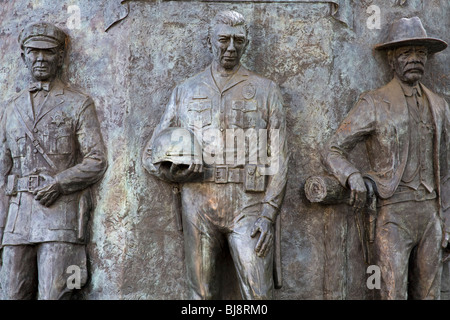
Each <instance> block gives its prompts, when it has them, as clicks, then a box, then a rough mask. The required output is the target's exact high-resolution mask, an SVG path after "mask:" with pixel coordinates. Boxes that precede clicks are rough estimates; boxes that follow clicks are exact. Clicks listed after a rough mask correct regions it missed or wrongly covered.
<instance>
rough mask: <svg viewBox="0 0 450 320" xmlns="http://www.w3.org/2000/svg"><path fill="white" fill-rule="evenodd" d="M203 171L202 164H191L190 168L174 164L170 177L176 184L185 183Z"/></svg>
mask: <svg viewBox="0 0 450 320" xmlns="http://www.w3.org/2000/svg"><path fill="white" fill-rule="evenodd" d="M202 171H203V165H202V164H196V163H191V164H190V165H189V167H187V168H186V166H184V167H183V166H180V165H177V164H175V163H172V165H171V166H170V177H171V178H172V180H173V181H174V182H185V181H189V180H190V179H192V178H194V177H195V175H196V174H198V173H200V172H202Z"/></svg>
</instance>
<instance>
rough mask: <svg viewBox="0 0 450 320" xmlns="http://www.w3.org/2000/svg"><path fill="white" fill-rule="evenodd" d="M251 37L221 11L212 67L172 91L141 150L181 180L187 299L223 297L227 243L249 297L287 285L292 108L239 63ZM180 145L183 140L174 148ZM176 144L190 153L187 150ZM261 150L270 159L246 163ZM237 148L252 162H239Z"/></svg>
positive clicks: (212, 41) (157, 168)
mask: <svg viewBox="0 0 450 320" xmlns="http://www.w3.org/2000/svg"><path fill="white" fill-rule="evenodd" d="M248 41H249V40H248V30H247V25H246V22H245V20H244V18H243V16H242V15H241V14H239V13H237V12H234V11H223V12H219V13H218V14H217V15H216V17H215V18H214V19H213V21H212V23H211V27H210V30H209V37H208V45H209V48H210V50H211V52H212V55H213V61H212V63H211V65H210V66H208V67H207V68H206V69H205V70H204V71H203V72H201V73H199V74H197V75H195V76H193V77H191V78H189V79H187V80H186V81H184V82H183V83H182V84H180V85H178V86H177V87H176V88H175V89H174V90H173V93H172V96H171V99H170V101H169V103H168V105H167V107H166V110H165V113H164V115H163V117H162V119H161V121H160V123H159V125H158V126H157V127H156V129H155V131H154V133H153V135H152V138H151V139H150V140H149V141H148V143H147V145H146V147H145V150H144V153H143V158H142V161H143V165H144V167H145V168H146V170H147V171H148V172H149V173H151V174H153V175H155V176H157V177H159V178H161V179H163V180H165V181H169V182H171V183H174V184H175V185H177V184H179V185H180V189H181V200H180V208H181V212H182V219H179V220H182V227H180V229H183V234H184V247H185V264H186V270H187V285H188V289H189V290H188V292H189V298H190V299H218V298H220V294H221V290H220V288H219V286H218V284H217V283H216V278H217V274H216V269H217V266H216V263H217V257H218V256H219V255H220V253H221V251H222V250H223V248H225V247H227V246H228V247H229V248H230V253H231V257H232V259H233V262H234V265H235V267H236V271H237V275H238V281H239V286H240V291H241V294H242V297H243V298H244V299H271V298H272V296H273V289H274V287H278V286H280V285H281V283H280V270H279V232H280V229H279V226H280V223H279V210H280V206H281V204H282V201H283V197H284V192H285V186H286V179H287V176H286V175H287V161H288V154H287V147H286V124H285V112H284V109H283V101H282V97H281V93H280V91H279V89H278V87H277V86H276V85H275V84H274V83H273V82H272V81H270V80H268V79H265V78H263V77H261V76H259V75H257V74H255V73H253V72H251V71H249V70H247V69H246V68H244V66H242V65H241V63H240V59H241V57H242V55H243V53H244V51H245V49H246V47H247V44H248ZM269 131H270V132H271V133H273V134H269V133H268V132H269ZM261 132H263V133H267V135H266V137H267V136H268V138H267V144H264V143H263V142H264V141H263V140H264V139H261V136H260V137H259V138H260V139H255V137H256V136H257V135H258V133H261ZM241 134H242V136H245V137H244V140H245V142H246V143H244V144H241V145H239V144H238V145H237V146H236V145H235V144H234V141H235V140H234V138H235V137H236V136H239V135H241ZM234 135H236V136H234ZM230 136H231V138H230ZM180 137H184V138H183V139H181V140H180V139H179V138H180ZM244 140H241V141H244ZM164 141H165V142H164ZM180 141H181V142H180ZM186 141H187V143H186ZM180 143H181V144H185V146H184V147H183V148H178V147H176V146H179V144H180ZM230 143H231V144H230ZM175 147H176V148H175ZM174 149H177V150H181V149H183V150H187V152H184V153H183V154H182V155H180V154H179V153H178V151H177V152H174ZM261 154H266V155H269V157H270V159H271V161H272V162H270V161H269V162H263V161H256V162H255V161H250V160H249V159H255V158H254V156H256V155H261ZM186 155H188V159H185V156H186ZM239 155H243V156H244V157H245V159H246V161H245V162H241V161H236V159H235V157H236V156H237V157H239ZM202 156H203V157H202ZM275 163H276V164H275ZM268 167H271V168H268ZM274 168H275V169H274ZM274 238H276V240H275V246H274ZM277 244H278V245H277ZM274 247H275V248H274ZM274 251H275V252H274ZM274 256H275V257H276V258H277V259H275V262H276V263H275V274H276V282H275V285H274V280H273V278H274V275H273V273H274V270H273V268H274V267H273V266H274ZM277 262H278V263H277Z"/></svg>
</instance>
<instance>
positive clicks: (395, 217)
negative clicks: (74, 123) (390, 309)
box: [323, 17, 450, 299]
mask: <svg viewBox="0 0 450 320" xmlns="http://www.w3.org/2000/svg"><path fill="white" fill-rule="evenodd" d="M446 47H447V44H446V43H445V42H444V41H442V40H440V39H435V38H431V37H428V36H427V33H426V31H425V29H424V28H423V26H422V23H421V21H420V19H419V18H417V17H414V18H410V19H407V18H403V19H400V20H398V21H396V22H394V23H393V24H392V27H391V30H390V32H389V36H388V41H387V42H386V43H383V44H380V45H377V46H375V49H377V50H385V51H386V52H387V57H388V61H389V64H390V66H391V68H392V70H393V72H394V77H393V79H392V81H391V82H389V83H388V84H387V85H385V86H383V87H381V88H379V89H377V90H374V91H370V92H367V93H364V94H362V95H361V97H360V99H359V101H358V102H357V103H356V105H355V106H354V107H353V108H352V110H351V111H350V112H349V114H348V115H347V117H346V118H345V119H344V121H343V122H342V123H341V125H340V126H339V128H338V129H337V131H336V133H335V134H334V135H333V136H332V138H331V139H330V140H329V141H328V143H327V144H326V145H325V148H324V151H323V160H324V163H325V165H326V166H327V168H328V170H329V172H330V173H332V174H333V175H334V176H335V177H336V178H337V179H338V180H339V182H340V184H341V185H342V186H344V187H347V188H348V189H350V191H351V193H350V204H351V205H353V206H354V207H355V208H357V209H360V208H363V207H364V206H365V203H366V199H367V195H368V193H374V194H375V195H376V217H375V218H376V219H372V224H373V227H374V229H373V230H372V231H373V233H374V239H373V253H374V264H376V265H378V266H379V267H380V271H381V290H380V298H382V299H406V298H411V299H439V297H440V281H441V280H440V279H441V270H442V249H443V247H447V243H448V234H449V232H450V226H449V224H448V223H447V224H446V225H445V226H444V225H443V220H444V221H445V220H446V217H444V216H443V212H444V211H445V209H447V208H448V207H449V167H448V163H449V158H450V123H449V119H450V118H449V116H450V113H449V112H450V111H449V107H448V104H447V103H446V101H445V100H444V99H443V98H441V97H440V96H438V95H437V94H435V93H433V92H432V91H431V90H430V89H428V88H427V87H425V86H424V85H423V84H422V83H421V82H420V80H421V78H422V75H423V73H424V71H425V64H426V61H427V58H428V56H429V55H430V54H433V53H436V52H439V51H442V50H444V49H445V48H446ZM359 142H363V143H365V146H366V149H367V154H368V161H369V163H370V170H369V171H367V172H361V171H360V169H359V168H358V164H357V163H356V164H353V163H351V162H350V161H349V160H348V159H347V154H348V152H350V151H351V150H352V149H353V148H354V147H355V146H356V144H357V143H359ZM443 228H444V230H443Z"/></svg>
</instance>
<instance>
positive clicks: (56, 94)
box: [34, 80, 64, 126]
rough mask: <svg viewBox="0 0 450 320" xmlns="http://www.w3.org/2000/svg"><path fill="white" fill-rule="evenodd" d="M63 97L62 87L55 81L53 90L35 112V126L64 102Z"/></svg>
mask: <svg viewBox="0 0 450 320" xmlns="http://www.w3.org/2000/svg"><path fill="white" fill-rule="evenodd" d="M63 95H64V85H63V84H62V83H61V82H60V81H58V80H56V81H55V83H54V86H53V88H52V89H51V90H50V92H49V96H48V98H47V100H46V101H45V102H44V103H43V104H42V106H41V109H40V110H38V111H37V112H36V119H35V121H34V125H35V126H36V124H37V123H38V122H39V121H40V120H41V119H42V118H43V117H44V116H45V115H46V114H47V113H49V112H50V111H52V110H53V109H55V108H56V107H58V106H59V105H60V104H62V103H63V102H64V99H63Z"/></svg>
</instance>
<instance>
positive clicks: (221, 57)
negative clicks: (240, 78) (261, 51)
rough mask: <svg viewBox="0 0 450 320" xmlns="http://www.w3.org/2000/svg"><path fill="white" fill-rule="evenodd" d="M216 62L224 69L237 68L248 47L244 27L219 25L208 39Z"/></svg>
mask: <svg viewBox="0 0 450 320" xmlns="http://www.w3.org/2000/svg"><path fill="white" fill-rule="evenodd" d="M208 42H209V45H210V48H211V51H212V53H213V56H214V60H215V61H216V62H217V63H218V64H219V65H220V66H221V67H222V68H224V69H233V68H234V67H235V66H237V65H238V64H239V62H240V60H241V57H242V55H243V54H244V51H245V48H246V47H247V44H248V40H247V37H246V33H245V28H244V26H242V25H239V26H234V27H233V26H230V25H227V24H218V25H216V26H215V27H214V30H213V33H212V35H211V38H210V39H208Z"/></svg>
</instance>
